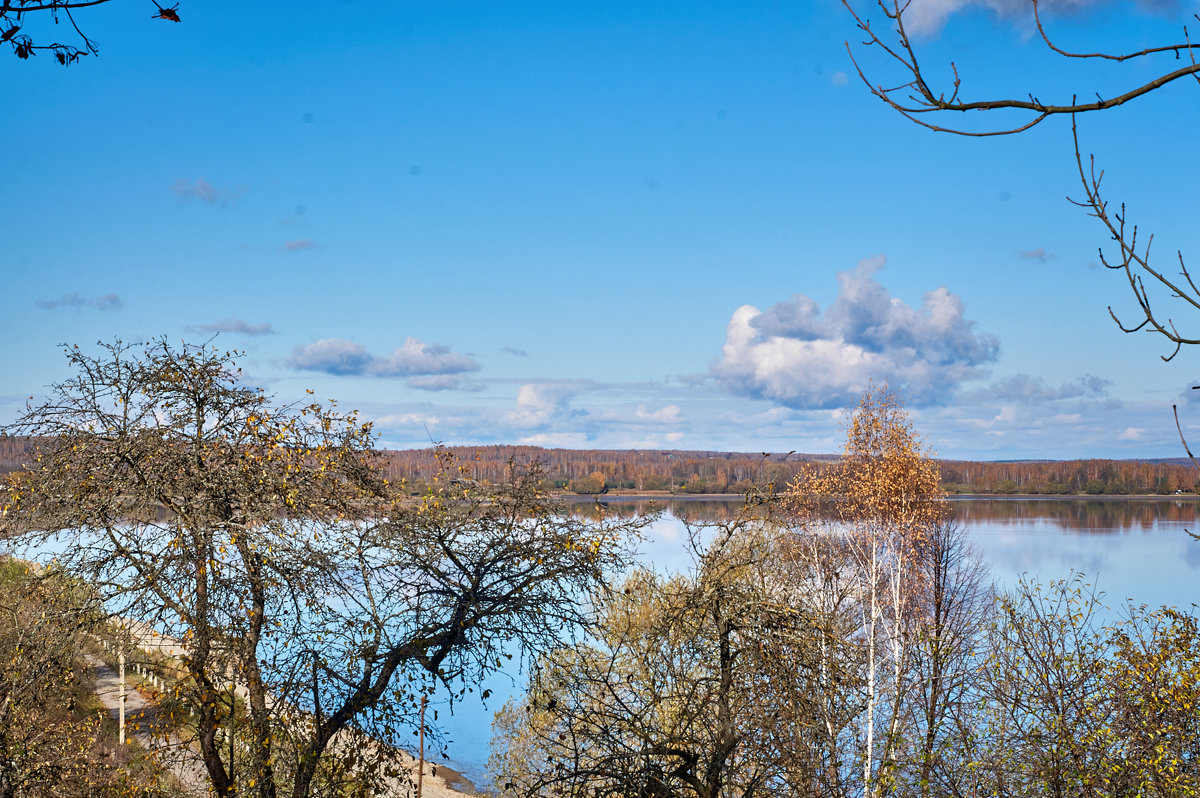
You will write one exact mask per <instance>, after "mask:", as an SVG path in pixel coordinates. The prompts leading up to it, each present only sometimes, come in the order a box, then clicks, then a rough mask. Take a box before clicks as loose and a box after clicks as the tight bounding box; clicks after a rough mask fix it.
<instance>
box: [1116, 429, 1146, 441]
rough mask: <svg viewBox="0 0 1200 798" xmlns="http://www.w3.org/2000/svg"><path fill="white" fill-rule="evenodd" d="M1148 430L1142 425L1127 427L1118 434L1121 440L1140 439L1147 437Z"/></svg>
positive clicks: (1118, 438)
mask: <svg viewBox="0 0 1200 798" xmlns="http://www.w3.org/2000/svg"><path fill="white" fill-rule="evenodd" d="M1145 434H1146V430H1145V429H1143V428H1142V427H1126V428H1125V429H1123V430H1121V432H1120V434H1118V435H1117V440H1120V441H1140V440H1142V439H1143V438H1144V437H1145Z"/></svg>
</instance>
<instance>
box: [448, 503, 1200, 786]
mask: <svg viewBox="0 0 1200 798" xmlns="http://www.w3.org/2000/svg"><path fill="white" fill-rule="evenodd" d="M602 503H603V504H604V505H605V506H606V508H607V509H608V510H612V511H615V512H619V513H622V514H627V513H648V512H651V511H652V510H653V509H654V508H657V509H659V510H661V511H663V514H662V515H661V516H660V517H659V518H658V520H656V521H655V522H654V523H653V524H652V525H651V526H650V527H649V528H648V529H647V532H646V537H645V540H644V541H643V542H642V544H641V546H640V547H639V549H640V552H641V554H642V556H643V558H644V561H645V562H646V563H647V564H648V565H650V566H651V567H653V568H654V569H655V570H657V571H660V572H672V571H686V570H688V569H689V568H690V566H691V563H692V558H691V555H690V554H689V551H688V546H687V540H688V532H687V525H686V523H685V520H684V519H690V520H692V521H696V522H704V521H714V520H721V519H728V518H733V517H734V516H735V515H736V514H737V512H738V510H739V509H740V508H741V502H740V501H739V500H710V499H700V498H697V499H682V500H678V499H672V500H670V501H666V502H661V503H658V504H653V505H652V503H651V502H649V501H644V500H640V499H639V500H630V499H620V498H616V499H612V500H603V499H602ZM594 504H595V502H594V501H588V502H578V503H575V504H574V505H573V510H574V511H576V512H585V511H587V510H588V505H593V506H594ZM950 505H951V511H952V517H953V518H954V520H955V521H956V522H957V523H959V524H961V525H962V526H963V527H964V528H965V529H966V530H967V532H968V534H969V538H970V540H971V542H972V545H973V546H974V547H975V549H976V550H977V552H978V553H979V555H980V557H981V558H982V560H983V561H984V562H985V563H986V564H987V566H988V567H989V568H990V569H991V576H992V579H993V581H994V583H995V584H996V587H997V589H999V590H1004V589H1005V588H1006V587H1009V586H1012V585H1014V584H1015V583H1016V581H1017V580H1018V579H1020V578H1022V577H1025V578H1034V579H1038V580H1041V581H1046V580H1051V579H1067V578H1070V577H1071V576H1072V575H1073V574H1076V573H1082V574H1083V575H1084V579H1085V581H1086V582H1087V583H1088V584H1090V585H1093V586H1094V587H1095V588H1096V589H1097V590H1098V591H1099V592H1102V593H1103V594H1104V595H1105V601H1106V603H1107V604H1108V606H1109V607H1110V608H1112V610H1111V611H1112V612H1114V613H1120V611H1121V607H1123V606H1125V605H1126V603H1127V602H1129V601H1132V602H1133V603H1135V604H1147V605H1150V606H1159V605H1163V604H1167V605H1170V606H1175V607H1179V608H1180V609H1183V610H1188V611H1191V612H1196V608H1195V607H1193V602H1195V603H1198V604H1200V541H1198V540H1194V539H1193V538H1192V537H1191V536H1190V535H1189V534H1188V530H1190V531H1192V532H1196V533H1198V534H1200V522H1198V521H1197V509H1198V508H1200V499H1198V498H1197V497H1192V496H1183V497H1164V498H1157V497H1156V498H1128V497H1115V498H1093V497H1087V498H1076V497H1070V498H1061V497H1056V498H1046V499H1033V498H995V497H987V498H975V497H972V498H956V497H952V498H951V500H950ZM523 686H524V680H523V676H522V675H521V674H513V675H512V676H495V677H493V678H492V679H491V680H489V682H488V683H487V684H486V685H485V687H486V688H487V689H490V690H491V691H492V697H491V698H490V699H489V700H488V702H487V706H486V707H485V706H482V705H481V703H480V701H479V700H478V698H477V697H476V696H477V695H478V693H476V694H474V695H470V696H468V697H467V699H466V700H465V701H463V702H461V703H459V704H458V705H456V706H455V708H454V712H453V714H450V713H448V712H443V713H442V714H441V715H440V717H441V720H442V727H443V729H444V730H445V731H446V737H447V738H448V740H449V741H450V742H449V753H450V755H451V757H452V764H453V765H454V766H455V767H457V768H459V769H460V770H462V771H463V772H464V773H465V774H466V775H467V776H468V777H470V778H472V779H474V780H475V781H476V783H477V784H479V785H481V786H482V785H484V784H485V783H486V780H485V779H484V771H485V768H486V764H487V757H488V741H489V739H490V737H491V716H492V713H494V712H495V710H497V709H499V708H500V706H501V705H502V704H503V703H504V701H505V699H506V698H508V697H509V696H511V695H514V694H516V693H519V692H520V691H521V689H522V688H523Z"/></svg>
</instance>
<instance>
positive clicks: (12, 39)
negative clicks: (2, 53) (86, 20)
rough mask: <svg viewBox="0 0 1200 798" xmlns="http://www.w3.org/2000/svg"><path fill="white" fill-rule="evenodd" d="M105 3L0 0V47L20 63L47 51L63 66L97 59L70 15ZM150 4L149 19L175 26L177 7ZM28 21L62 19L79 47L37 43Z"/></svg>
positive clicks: (97, 0)
mask: <svg viewBox="0 0 1200 798" xmlns="http://www.w3.org/2000/svg"><path fill="white" fill-rule="evenodd" d="M109 2H112V0H0V44H10V45H12V48H13V54H14V55H15V56H16V57H17V58H20V59H28V58H29V57H30V56H32V55H36V54H37V52H38V51H39V50H46V51H49V52H51V53H53V54H54V59H55V60H56V61H58V63H60V64H62V65H63V66H69V65H70V64H73V63H75V62H76V61H78V60H79V58H80V56H84V55H99V54H100V51H99V49H97V47H96V43H95V42H94V41H92V40H91V39H90V38H88V36H87V34H85V33H84V32H83V30H81V29H80V27H79V25H78V24H77V23H76V22H75V14H74V12H75V11H78V10H79V9H82V8H89V7H91V6H98V5H103V4H105V3H109ZM151 3H152V4H153V8H154V10H155V12H156V13H154V14H152V15H151V18H152V19H160V20H168V21H171V22H179V10H178V9H179V3H175V4H174V5H171V6H163V5H159V4H158V2H157V0H151ZM29 18H33V19H35V20H41V19H45V18H49V19H51V20H52V21H53V22H54V23H55V24H58V23H59V21H60V19H65V20H66V21H67V22H69V23H70V25H71V28H72V30H74V31H75V34H76V35H77V36H78V37H79V43H78V44H63V43H62V42H50V43H39V42H38V41H35V40H34V37H33V36H32V35H31V34H30V33H29V32H28V31H29V30H31V29H32V27H31V26H30V25H29V21H30V19H29Z"/></svg>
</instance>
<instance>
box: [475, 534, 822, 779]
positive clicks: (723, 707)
mask: <svg viewBox="0 0 1200 798" xmlns="http://www.w3.org/2000/svg"><path fill="white" fill-rule="evenodd" d="M709 531H711V532H714V534H715V538H714V539H713V540H712V542H711V544H710V545H708V546H707V547H706V548H704V550H703V552H702V553H701V555H700V557H699V560H698V563H697V567H696V570H695V572H694V573H691V574H686V575H675V576H673V577H661V576H657V575H655V574H653V573H650V572H647V571H637V572H635V573H633V574H632V575H631V576H630V577H629V578H628V579H627V580H626V581H625V583H624V585H623V589H622V590H620V591H618V592H616V593H615V594H614V595H612V596H611V597H608V598H605V599H604V600H602V601H599V602H598V603H597V605H596V613H597V617H596V622H597V623H596V627H595V633H594V635H593V636H591V638H590V639H588V640H586V641H582V642H580V643H578V644H575V645H571V646H565V647H562V648H559V649H557V650H555V651H553V652H551V653H549V654H547V655H546V656H545V657H543V658H542V659H541V660H540V661H539V663H538V666H537V668H536V669H535V670H534V672H533V674H532V676H531V678H530V684H529V688H528V691H527V692H526V694H525V695H524V696H523V697H522V698H520V699H519V700H516V701H513V702H510V703H509V704H507V705H506V706H505V707H504V709H503V710H501V712H500V713H498V714H497V717H496V725H495V729H496V733H497V736H496V738H495V740H494V741H493V746H492V748H493V755H492V762H491V765H492V768H493V770H494V772H495V778H496V780H497V782H498V784H499V785H501V786H503V787H505V788H506V789H507V790H510V791H511V792H512V794H515V795H520V796H543V795H546V796H549V795H564V796H579V798H583V796H642V797H643V798H667V797H668V796H689V797H690V798H723V797H724V796H744V797H745V798H748V797H749V796H754V795H781V794H787V784H788V778H787V769H788V768H787V762H788V761H790V760H791V758H792V757H793V752H792V751H791V750H789V743H790V742H791V741H792V740H794V739H798V736H795V735H793V734H791V730H790V729H789V728H788V724H789V723H790V721H791V720H792V719H793V717H795V716H798V715H802V714H803V713H800V712H797V711H789V710H797V707H796V706H795V704H794V703H790V702H789V701H788V698H789V696H793V695H794V694H793V692H792V691H790V690H789V689H787V687H785V684H790V683H793V682H797V681H799V680H801V679H802V676H800V675H799V674H803V673H808V672H809V671H810V663H809V662H808V661H807V660H806V658H807V657H808V651H809V647H808V645H807V644H808V643H809V642H810V641H811V636H810V635H809V633H808V630H809V628H810V621H809V619H808V618H807V617H806V616H805V614H804V612H803V610H801V609H798V608H795V607H792V606H790V605H789V604H788V603H786V601H785V599H787V598H788V595H787V594H786V593H784V592H782V591H780V590H779V589H778V587H779V585H778V580H779V573H778V572H776V571H775V569H774V564H775V563H776V562H777V559H776V558H777V556H778V552H779V549H778V547H777V545H776V541H774V540H773V539H772V538H771V537H770V536H769V534H767V533H765V532H764V530H763V529H762V527H761V526H760V525H758V524H754V523H750V522H747V521H746V520H745V519H742V520H739V521H736V522H733V523H727V524H723V525H720V526H718V527H715V528H713V529H711V530H709ZM705 537H706V538H707V536H705ZM781 656H789V657H795V659H791V660H790V661H787V662H786V663H785V662H780V661H779V659H778V658H779V657H781Z"/></svg>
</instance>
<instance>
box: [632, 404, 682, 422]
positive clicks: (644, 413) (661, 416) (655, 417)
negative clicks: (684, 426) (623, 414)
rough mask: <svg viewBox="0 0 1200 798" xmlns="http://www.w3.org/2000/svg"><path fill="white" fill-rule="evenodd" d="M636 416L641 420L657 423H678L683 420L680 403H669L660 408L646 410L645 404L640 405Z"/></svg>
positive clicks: (635, 412)
mask: <svg viewBox="0 0 1200 798" xmlns="http://www.w3.org/2000/svg"><path fill="white" fill-rule="evenodd" d="M634 416H635V417H636V418H637V419H638V420H639V421H649V422H652V423H655V424H676V423H678V422H680V421H682V420H683V413H682V412H681V411H680V409H679V405H667V406H666V407H663V408H660V409H659V410H654V411H649V410H646V406H645V405H638V407H637V410H636V411H634Z"/></svg>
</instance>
